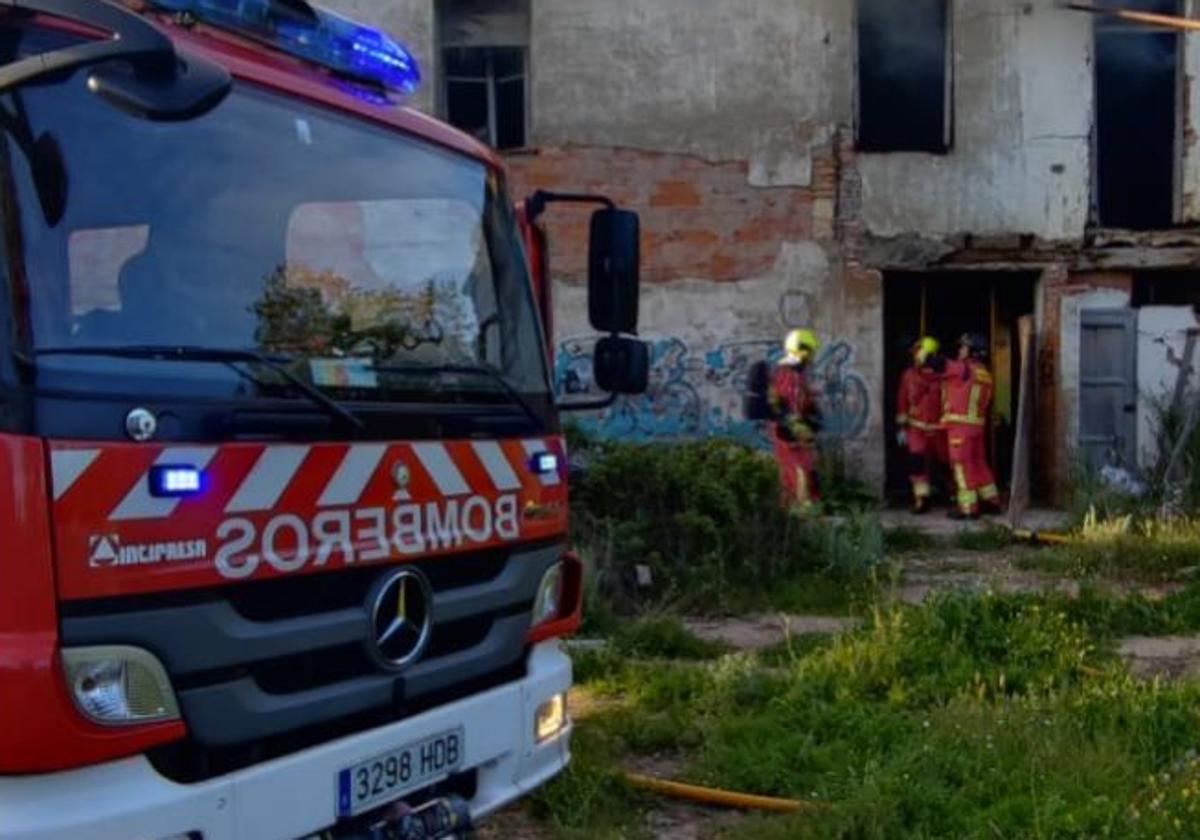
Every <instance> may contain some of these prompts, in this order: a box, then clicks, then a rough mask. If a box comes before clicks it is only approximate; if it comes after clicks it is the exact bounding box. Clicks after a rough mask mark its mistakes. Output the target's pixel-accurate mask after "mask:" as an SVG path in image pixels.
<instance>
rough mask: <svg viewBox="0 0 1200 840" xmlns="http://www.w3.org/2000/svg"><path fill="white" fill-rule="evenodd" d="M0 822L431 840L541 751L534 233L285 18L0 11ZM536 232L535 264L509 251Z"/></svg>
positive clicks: (317, 15)
mask: <svg viewBox="0 0 1200 840" xmlns="http://www.w3.org/2000/svg"><path fill="white" fill-rule="evenodd" d="M0 50H2V52H3V55H2V56H0V225H3V262H2V263H0V264H2V266H3V277H2V286H3V288H2V290H0V474H2V475H3V476H4V477H5V480H6V482H7V491H6V492H5V493H4V494H3V495H2V496H0V533H2V534H3V540H2V542H0V546H2V548H0V836H3V837H4V838H8V840H32V838H46V840H49V838H54V840H61V838H66V837H75V838H87V840H106V839H107V838H113V840H229V838H238V840H271V839H272V838H280V840H295V838H308V837H322V838H360V837H361V838H367V837H431V838H432V837H443V836H455V835H458V834H461V833H463V831H464V830H465V828H466V827H467V825H468V823H469V821H470V820H472V819H478V818H480V817H482V816H484V815H486V814H488V813H490V812H491V811H493V810H495V809H496V808H498V807H500V806H503V805H504V804H505V803H507V802H510V801H511V800H513V799H515V798H517V797H519V796H521V795H522V794H524V793H527V792H528V791H530V790H531V789H533V788H536V787H537V786H538V785H540V784H542V783H543V782H545V781H546V780H548V779H549V778H551V777H552V776H554V775H555V774H556V773H558V772H559V771H560V770H562V769H563V767H564V766H565V764H566V762H567V760H568V738H569V733H570V721H569V716H568V714H567V710H566V691H567V689H568V686H569V684H570V680H571V669H570V663H569V661H568V659H567V658H566V656H565V655H564V654H563V653H562V651H561V650H560V647H559V644H558V641H557V640H558V639H559V637H561V636H563V635H564V634H568V633H570V632H571V631H573V630H574V629H575V628H576V627H577V625H578V622H579V614H580V593H581V578H582V571H581V567H580V564H579V561H578V560H577V559H575V558H574V557H573V556H572V555H571V554H570V553H569V552H568V551H567V547H566V545H565V539H566V530H567V491H566V468H565V451H564V444H563V440H562V438H561V436H560V427H559V423H558V408H559V407H557V406H556V405H555V402H554V396H553V392H552V388H551V384H550V376H549V369H550V365H549V358H548V357H549V355H550V353H549V352H548V351H549V349H550V347H551V345H550V343H549V336H548V329H547V326H546V324H547V320H548V317H549V312H550V300H549V285H548V283H547V281H546V276H545V269H546V264H545V258H544V254H545V241H544V234H543V233H542V231H541V229H540V227H539V226H538V224H537V220H536V217H537V215H538V214H540V212H541V211H542V210H543V209H544V206H545V205H546V203H548V202H550V201H556V200H582V201H599V202H600V203H601V204H602V205H604V206H602V207H600V209H598V210H596V211H595V213H594V215H593V216H592V220H591V234H592V240H591V248H592V252H591V254H590V274H589V315H590V318H591V321H592V324H593V326H594V327H595V328H596V329H597V331H598V332H599V333H601V334H604V335H605V336H606V337H604V338H603V339H601V340H600V341H599V343H598V344H597V350H596V356H595V360H594V367H593V375H594V379H595V382H596V383H597V385H598V386H599V387H600V388H602V389H604V390H607V391H609V392H611V393H614V394H615V393H636V392H638V391H639V390H642V389H644V388H645V383H646V350H645V346H644V345H643V344H642V343H640V342H638V341H637V340H636V339H635V338H633V337H632V336H633V335H634V334H635V333H636V320H637V260H638V253H637V217H636V216H635V215H634V214H632V213H629V212H626V211H622V210H619V209H617V208H615V207H613V206H612V205H611V204H610V203H607V202H605V201H604V200H603V199H594V198H592V197H589V196H553V195H544V194H541V195H537V196H535V197H534V199H533V200H531V201H528V202H526V203H525V204H524V205H522V206H520V207H514V205H513V204H512V203H511V202H510V201H509V199H508V198H507V197H506V194H505V185H504V175H503V170H502V168H501V165H500V161H499V160H498V159H497V158H496V156H495V155H494V154H492V153H491V152H490V151H489V150H488V149H486V148H485V147H483V146H481V145H479V144H478V143H476V142H475V141H473V140H471V139H470V138H467V137H465V136H464V135H462V134H460V133H458V132H456V131H454V130H453V129H451V128H449V127H447V126H445V125H442V124H440V123H438V122H436V121H434V120H432V119H430V118H428V117H425V116H422V115H421V114H419V113H417V112H415V111H413V110H410V109H408V108H406V107H403V106H402V104H400V103H401V102H402V100H403V99H404V97H406V96H407V95H409V94H411V93H412V92H413V90H414V89H415V87H416V85H417V84H418V81H419V71H418V69H417V65H416V63H415V61H414V60H413V59H412V57H411V55H410V54H409V53H408V52H407V51H406V50H405V49H404V48H403V47H402V46H401V45H399V44H398V43H396V42H395V41H393V40H392V39H390V38H389V37H388V36H386V35H384V34H382V33H380V32H378V31H375V30H372V29H369V28H367V27H364V26H360V25H358V24H355V23H353V22H351V21H349V20H347V19H345V18H342V17H339V16H336V15H333V14H331V13H329V12H326V11H323V10H321V9H318V8H316V7H313V6H310V5H309V4H308V3H307V2H304V0H152V1H151V2H130V3H128V4H124V5H122V4H118V3H116V2H109V0H0ZM530 253H532V254H533V255H534V257H535V258H534V259H533V260H532V261H531V260H530V259H529V258H528V256H527V254H530Z"/></svg>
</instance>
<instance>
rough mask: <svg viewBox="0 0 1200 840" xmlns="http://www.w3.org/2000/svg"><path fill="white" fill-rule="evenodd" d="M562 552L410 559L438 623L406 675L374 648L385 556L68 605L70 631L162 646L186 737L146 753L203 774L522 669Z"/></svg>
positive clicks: (500, 680) (554, 548) (441, 699)
mask: <svg viewBox="0 0 1200 840" xmlns="http://www.w3.org/2000/svg"><path fill="white" fill-rule="evenodd" d="M560 555H561V547H560V546H558V545H545V546H536V547H525V548H523V549H521V550H520V551H492V552H486V553H478V554H469V555H459V556H455V557H451V558H445V559H439V560H432V561H427V562H422V563H417V564H415V565H416V566H417V567H418V568H420V569H421V570H422V571H423V572H424V573H425V575H426V576H427V577H428V578H429V580H430V583H431V586H432V588H433V616H434V625H433V632H432V635H431V638H430V642H429V646H428V648H426V650H425V652H424V653H423V654H422V656H421V658H420V659H419V660H418V661H417V662H416V663H414V664H413V665H412V666H410V667H409V668H407V669H406V670H404V671H403V672H401V673H398V674H397V673H393V672H388V671H384V670H383V669H381V668H380V667H379V666H378V665H376V664H375V662H374V661H373V660H372V658H371V656H370V655H369V653H368V649H367V644H366V643H367V639H368V635H369V632H370V622H369V619H368V615H367V608H366V607H365V606H364V605H365V603H366V601H367V597H368V593H369V591H370V589H371V587H372V586H373V585H374V584H375V582H376V581H377V580H378V579H379V578H380V577H381V576H382V575H384V574H386V573H387V572H388V571H389V570H390V569H389V567H381V566H375V567H366V568H361V569H345V570H340V571H338V572H336V573H330V574H320V575H308V576H303V577H297V578H289V579H278V580H270V581H259V582H253V583H246V584H242V585H239V586H234V587H225V588H221V589H215V590H205V591H200V592H189V593H172V594H170V595H152V596H138V597H134V598H124V599H108V600H104V601H91V602H75V603H70V604H66V605H64V606H63V608H62V640H63V645H64V646H67V647H78V646H86V645H114V644H122V645H134V646H136V647H141V648H145V649H146V650H149V651H151V652H152V653H154V654H155V655H156V656H158V658H159V659H160V660H161V661H162V663H163V665H164V666H165V667H166V669H167V672H168V673H169V674H170V675H171V680H172V683H173V685H174V687H175V691H176V695H177V696H178V699H179V704H180V708H181V709H182V711H183V716H184V720H185V721H186V723H187V727H188V740H187V741H185V742H181V743H176V744H171V745H169V746H167V747H164V748H160V749H158V750H156V751H154V752H153V753H152V754H151V756H150V758H151V760H152V761H153V762H154V763H155V766H156V767H157V768H158V769H159V771H160V772H162V773H163V774H164V775H166V776H168V777H169V778H171V779H174V780H175V781H181V782H187V781H198V780H201V779H206V778H211V777H213V776H216V775H220V774H223V773H227V772H230V771H232V770H235V769H238V768H240V767H245V766H248V765H250V764H254V763H257V762H260V761H265V760H268V759H270V758H274V757H277V756H280V755H284V754H287V753H289V752H294V751H297V750H300V749H304V748H305V747H308V746H312V745H314V744H318V743H321V742H323V741H327V740H330V739H332V738H337V737H341V736H344V735H348V734H351V733H353V732H357V731H361V730H363V729H369V728H372V727H375V726H382V725H384V724H387V723H390V722H393V721H395V720H398V719H401V718H404V717H408V716H410V715H413V714H417V713H419V712H421V711H424V710H425V709H428V708H432V707H433V706H437V705H440V704H442V703H445V702H448V701H450V700H454V699H457V698H460V697H463V696H466V695H469V694H473V693H477V692H479V691H483V690H486V689H488V688H491V687H494V686H497V685H502V684H504V683H506V682H510V681H512V680H515V679H519V678H521V677H522V676H523V675H524V673H525V651H526V644H525V633H526V631H527V630H528V628H529V620H530V610H531V609H532V605H533V598H534V596H535V594H536V591H537V586H538V582H539V581H540V580H541V577H542V575H543V573H544V572H545V570H546V569H547V568H548V567H549V566H550V565H552V564H553V563H554V562H555V561H557V560H558V558H559V557H560Z"/></svg>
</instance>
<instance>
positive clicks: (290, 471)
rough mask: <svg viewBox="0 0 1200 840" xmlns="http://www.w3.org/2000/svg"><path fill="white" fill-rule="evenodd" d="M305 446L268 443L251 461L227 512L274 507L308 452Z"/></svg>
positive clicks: (226, 508)
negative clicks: (247, 472) (255, 458)
mask: <svg viewBox="0 0 1200 840" xmlns="http://www.w3.org/2000/svg"><path fill="white" fill-rule="evenodd" d="M309 449H311V447H308V446H269V447H267V449H266V450H264V452H263V454H262V455H259V456H258V460H257V461H256V462H255V463H254V467H253V468H252V469H251V470H250V474H249V475H247V476H246V477H245V478H244V479H243V480H242V486H241V487H239V488H238V489H237V492H236V493H234V494H233V498H232V499H230V500H229V504H227V505H225V512H226V513H251V512H253V511H258V510H270V509H271V508H273V507H275V503H276V502H278V501H279V497H280V496H282V495H283V491H284V490H286V489H287V486H288V484H290V483H291V481H292V478H293V477H294V476H295V475H296V471H297V470H299V469H300V464H301V463H303V462H304V459H305V458H306V457H307V456H308V451H309Z"/></svg>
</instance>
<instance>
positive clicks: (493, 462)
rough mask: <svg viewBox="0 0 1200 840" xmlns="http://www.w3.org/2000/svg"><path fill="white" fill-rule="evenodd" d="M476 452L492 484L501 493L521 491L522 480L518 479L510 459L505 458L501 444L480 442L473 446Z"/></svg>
mask: <svg viewBox="0 0 1200 840" xmlns="http://www.w3.org/2000/svg"><path fill="white" fill-rule="evenodd" d="M471 446H472V448H474V450H475V454H476V455H478V456H479V460H480V461H481V462H482V463H483V468H484V469H485V470H487V474H488V477H489V478H491V480H492V484H494V485H495V486H496V489H497V490H499V491H500V492H502V493H503V492H505V491H507V490H520V489H521V479H519V478H517V474H516V473H515V472H513V468H512V464H510V463H508V458H506V457H505V456H504V450H503V449H501V448H500V444H498V443H496V441H494V440H480V441H476V442H474V443H472V444H471Z"/></svg>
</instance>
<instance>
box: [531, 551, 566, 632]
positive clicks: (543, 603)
mask: <svg viewBox="0 0 1200 840" xmlns="http://www.w3.org/2000/svg"><path fill="white" fill-rule="evenodd" d="M562 590H563V566H562V563H561V562H559V563H555V564H554V565H553V566H551V567H550V568H549V569H547V570H546V572H545V574H543V575H542V582H541V583H539V584H538V590H537V597H536V598H534V599H533V618H532V620H531V621H530V626H531V627H537V626H538V625H539V624H541V623H543V622H545V621H550V620H551V619H555V618H558V617H559V616H560V615H561V614H562V605H563V604H562Z"/></svg>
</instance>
